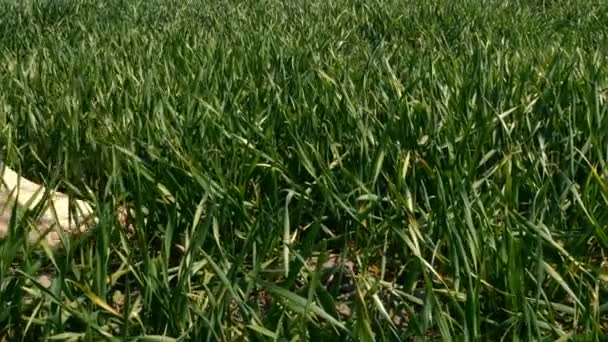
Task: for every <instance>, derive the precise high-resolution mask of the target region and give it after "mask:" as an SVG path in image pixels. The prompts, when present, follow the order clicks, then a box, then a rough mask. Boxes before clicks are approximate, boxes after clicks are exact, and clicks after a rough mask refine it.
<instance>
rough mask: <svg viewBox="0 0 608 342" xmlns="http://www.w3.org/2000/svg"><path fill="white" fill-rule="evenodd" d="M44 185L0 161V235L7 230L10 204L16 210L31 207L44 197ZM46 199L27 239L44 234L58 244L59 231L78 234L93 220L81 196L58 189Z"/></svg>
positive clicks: (87, 205) (51, 244) (6, 232)
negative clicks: (69, 195)
mask: <svg viewBox="0 0 608 342" xmlns="http://www.w3.org/2000/svg"><path fill="white" fill-rule="evenodd" d="M46 192H47V189H46V188H45V187H44V186H42V185H39V184H36V183H34V182H32V181H30V180H28V179H26V178H24V177H21V176H20V175H19V174H18V173H17V172H15V171H13V170H12V169H10V168H8V167H6V166H4V167H2V166H1V165H0V238H1V237H5V236H6V235H7V234H8V232H9V224H10V221H11V215H12V211H13V207H14V206H15V204H16V206H17V209H18V210H23V209H34V208H36V207H37V206H38V205H39V204H40V203H41V201H42V200H43V199H44V196H45V193H46ZM49 194H50V196H49V200H48V201H46V203H44V204H43V208H44V209H43V210H42V213H41V215H40V216H39V218H38V219H37V220H36V221H35V222H34V228H35V229H34V230H33V234H31V236H30V239H31V240H34V241H35V240H36V239H37V238H38V236H39V234H44V233H45V232H47V230H50V231H49V232H48V234H46V241H47V243H48V244H49V246H50V247H57V246H59V245H60V244H61V238H60V232H64V233H67V234H69V235H79V234H82V233H85V232H87V231H88V230H89V229H90V228H91V227H92V226H93V225H94V224H95V222H96V221H97V218H96V217H94V210H93V208H92V206H91V205H90V204H89V203H87V202H85V201H82V200H76V199H73V200H71V201H70V198H69V197H68V196H67V195H65V194H63V193H60V192H54V191H51V192H49Z"/></svg>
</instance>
